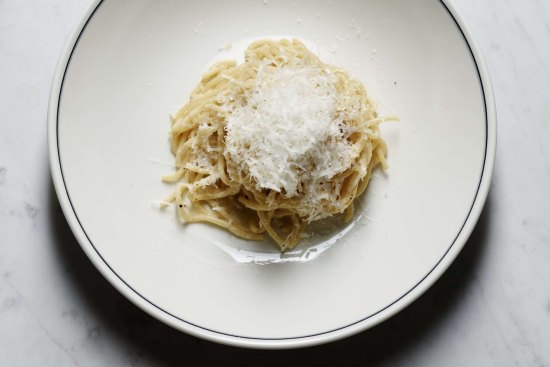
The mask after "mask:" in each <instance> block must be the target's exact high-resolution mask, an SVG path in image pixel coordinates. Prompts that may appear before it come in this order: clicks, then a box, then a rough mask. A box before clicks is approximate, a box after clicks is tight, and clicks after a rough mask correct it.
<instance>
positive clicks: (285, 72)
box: [225, 66, 357, 219]
mask: <svg viewBox="0 0 550 367" xmlns="http://www.w3.org/2000/svg"><path fill="white" fill-rule="evenodd" d="M337 81H338V77H337V76H336V75H335V74H334V73H333V72H332V71H331V70H329V69H323V68H321V67H317V66H284V67H279V68H269V67H260V69H259V71H258V76H257V78H256V83H255V85H254V87H253V88H252V90H251V91H250V93H249V94H248V95H247V96H246V98H245V102H243V104H242V105H236V106H233V107H232V108H231V110H232V111H231V112H232V113H231V114H230V116H229V118H228V120H227V124H226V132H227V134H226V141H225V144H226V148H225V155H226V158H227V159H229V160H231V161H232V162H233V163H234V164H236V166H237V167H239V169H240V170H241V172H248V174H249V175H250V176H252V177H253V179H254V180H255V187H256V189H257V190H262V189H271V190H275V191H277V192H280V193H282V194H284V196H285V197H289V198H292V197H296V196H300V200H301V201H303V202H304V203H305V204H306V206H308V207H310V208H314V207H318V206H319V202H320V201H321V200H322V199H327V198H328V197H327V194H328V193H326V192H323V191H324V189H323V187H324V186H326V185H323V183H326V181H327V180H328V179H330V178H332V177H334V176H335V175H336V174H338V173H340V172H343V171H345V170H346V169H348V168H349V167H350V166H351V164H352V163H353V162H354V160H355V159H356V157H357V152H356V151H355V150H354V148H353V146H352V145H351V143H350V142H349V141H348V140H347V138H348V137H349V135H350V134H351V131H350V127H349V126H347V125H346V124H344V122H343V115H344V114H343V113H341V112H339V111H338V110H337V107H336V106H337V104H338V101H339V99H341V97H340V96H339V93H338V91H337V89H336V87H335V85H336V83H337ZM343 209H345V208H342V210H343ZM310 214H313V213H310ZM310 219H311V218H310Z"/></svg>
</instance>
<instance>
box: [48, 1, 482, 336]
mask: <svg viewBox="0 0 550 367" xmlns="http://www.w3.org/2000/svg"><path fill="white" fill-rule="evenodd" d="M439 2H440V4H441V5H442V6H443V7H444V8H445V10H446V11H447V13H448V14H449V16H450V17H451V18H452V19H453V21H454V23H455V25H456V26H457V28H458V29H459V30H460V33H461V35H462V38H463V39H464V42H465V43H466V45H467V46H468V50H469V51H470V55H471V56H472V60H473V61H474V64H475V66H476V71H477V75H478V78H479V84H480V87H481V92H482V95H483V101H484V110H485V151H484V156H483V165H482V168H481V174H480V178H479V184H478V187H477V189H476V193H475V195H474V199H473V201H472V205H471V206H470V209H469V210H468V214H467V215H466V218H465V220H464V223H463V224H462V226H461V227H460V229H459V231H458V233H457V235H456V236H455V238H454V240H453V241H452V243H451V245H450V246H449V248H448V249H447V250H446V251H445V252H444V254H443V255H442V256H441V258H440V259H439V260H438V261H437V263H436V264H435V265H434V266H433V267H432V268H431V269H430V271H429V272H428V273H427V274H426V275H425V276H424V277H422V279H420V280H419V281H418V282H417V283H416V284H415V285H414V286H413V287H411V288H410V289H409V290H408V291H406V292H405V293H404V294H403V295H401V296H400V297H399V298H397V299H396V300H395V301H393V302H391V303H390V304H388V305H387V306H385V307H384V308H382V309H380V310H378V311H376V312H375V313H372V314H370V315H368V316H366V317H364V318H362V319H360V320H358V321H355V322H353V323H350V324H347V325H345V326H341V327H339V328H335V329H332V330H328V331H324V332H321V333H315V334H310V335H304V336H295V337H286V338H261V337H249V336H242V335H234V334H229V333H225V332H220V331H216V330H213V329H210V328H207V327H203V326H200V325H197V324H194V323H192V322H189V321H187V320H184V319H182V318H180V317H178V316H176V315H174V314H172V313H170V312H168V311H166V310H165V309H163V308H162V307H160V306H158V305H156V304H155V303H154V302H152V301H150V300H149V299H148V298H146V297H145V296H143V295H142V294H141V293H139V292H138V291H137V290H135V289H134V288H133V287H132V286H131V285H130V284H128V283H127V282H126V281H125V280H124V279H123V278H122V277H121V276H119V275H118V273H117V272H116V271H115V270H114V269H113V268H112V267H111V265H110V264H109V263H108V262H107V261H106V260H105V259H104V258H103V256H102V255H101V253H100V252H99V251H98V250H97V248H96V247H95V245H94V244H93V242H92V240H91V239H90V237H89V236H88V233H87V232H86V230H85V229H84V226H83V225H82V223H81V222H80V219H79V217H78V215H77V213H76V210H75V208H74V206H73V203H72V200H71V197H70V195H69V190H68V188H67V183H66V181H65V176H64V175H63V165H62V163H61V154H60V147H59V109H60V106H61V96H62V92H63V85H64V82H65V76H66V74H67V70H68V69H69V65H70V62H71V59H72V56H73V53H74V51H75V49H76V46H77V45H78V42H79V41H80V38H81V36H82V34H83V33H84V31H85V29H86V27H87V26H88V23H89V22H90V20H91V19H92V18H93V16H94V14H95V13H96V11H97V10H98V9H99V7H100V6H101V4H103V0H100V1H99V3H98V4H97V5H96V7H95V8H94V10H93V11H92V12H91V14H90V15H89V17H88V19H87V20H86V22H85V23H84V26H83V27H82V29H81V30H80V32H79V34H78V37H77V38H76V41H75V42H74V45H73V46H72V49H71V53H70V55H69V58H68V59H67V62H66V64H65V70H64V71H63V77H62V79H61V85H60V88H59V94H58V97H57V98H58V100H57V113H56V121H55V124H56V136H55V138H56V145H57V158H58V162H59V169H60V173H61V178H62V181H63V187H64V188H65V193H66V195H67V199H68V201H69V204H70V206H71V210H72V213H73V214H74V217H75V219H76V221H77V222H78V225H79V226H80V229H81V230H82V232H83V233H84V235H85V236H86V239H87V240H88V242H89V243H90V245H91V246H92V248H93V249H94V251H95V253H96V254H97V255H98V256H99V258H100V259H101V260H102V261H103V263H104V264H105V265H106V266H107V267H108V268H109V270H110V271H111V272H112V273H113V274H114V275H115V276H116V277H117V278H118V279H119V280H120V281H121V282H122V283H124V285H125V286H126V287H128V288H129V289H130V290H132V292H134V293H135V294H136V295H137V296H139V297H140V298H141V299H143V300H144V301H146V302H147V303H149V304H150V305H151V306H153V307H155V308H156V309H158V310H160V311H162V312H163V313H165V314H166V315H168V316H170V317H172V318H174V319H176V320H178V321H180V322H183V323H185V324H188V325H190V326H193V327H195V328H198V329H202V330H205V331H208V332H210V333H214V334H218V335H223V336H229V337H232V338H238V339H244V340H262V341H284V340H297V339H307V338H311V337H316V336H320V335H325V334H331V333H334V332H336V331H340V330H343V329H346V328H349V327H351V326H354V325H357V324H359V323H362V322H364V321H366V320H368V319H370V318H372V317H374V316H376V315H378V314H380V313H382V312H384V311H385V310H387V309H388V308H390V307H392V306H393V305H394V304H396V303H398V302H399V301H400V300H401V299H403V298H405V297H406V296H407V295H408V294H410V293H411V292H412V291H413V290H414V289H416V288H417V287H418V286H419V285H420V284H422V283H423V282H424V280H425V279H426V278H427V277H428V276H430V274H432V272H433V271H434V270H435V269H436V268H437V267H438V266H439V264H440V263H441V262H442V261H443V259H445V257H446V256H447V254H448V253H449V252H450V250H451V249H452V248H453V246H454V245H455V243H456V240H457V239H458V237H459V236H460V235H461V234H462V231H463V229H464V226H465V225H466V223H467V222H468V219H469V218H470V215H471V213H472V210H473V208H474V206H475V203H476V202H477V200H478V195H479V190H480V188H481V183H482V181H483V178H484V176H485V167H486V165H487V148H488V138H489V121H488V112H487V98H486V95H485V87H484V85H483V79H482V77H481V72H480V69H479V65H478V61H477V59H476V57H475V54H474V52H473V50H472V47H471V45H470V43H469V42H468V38H467V37H466V35H465V33H464V30H463V29H462V27H461V26H460V24H459V23H458V21H457V20H456V18H455V16H454V15H453V13H452V12H451V11H450V9H449V8H448V6H447V4H445V2H444V1H442V0H439ZM110 283H111V282H110ZM115 288H117V287H116V286H115ZM117 290H118V288H117ZM120 291H121V290H119V292H120ZM421 295H422V293H421V294H419V295H418V297H420V296H421ZM412 301H414V300H412ZM412 301H411V302H412ZM138 306H139V305H138ZM407 306H408V305H407ZM405 307H406V306H405ZM140 308H141V307H140Z"/></svg>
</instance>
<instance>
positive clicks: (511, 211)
mask: <svg viewBox="0 0 550 367" xmlns="http://www.w3.org/2000/svg"><path fill="white" fill-rule="evenodd" d="M90 2H91V0H78V1H77V0H56V1H49V2H45V1H39V0H25V1H0V112H1V116H2V117H1V119H0V365H1V366H105V365H109V366H170V365H177V364H182V363H183V362H184V361H186V360H187V359H188V358H190V357H196V358H200V359H201V360H203V361H212V362H220V363H228V362H234V363H235V364H239V365H255V364H257V363H258V362H262V363H264V364H267V365H279V364H281V363H284V364H290V365H302V364H310V363H312V364H318V363H320V362H325V363H326V362H335V363H336V362H339V361H342V359H346V358H351V357H354V358H355V361H358V362H359V361H361V362H363V364H364V363H366V362H370V363H373V364H376V365H392V366H393V365H398V366H400V365H402V366H441V365H445V366H464V365H475V366H492V365H498V366H514V365H518V366H550V348H549V347H550V287H549V286H548V281H549V280H550V266H549V264H550V226H549V222H548V221H549V218H550V190H549V189H548V187H549V186H550V144H547V141H546V139H549V138H550V117H549V116H550V102H549V101H550V87H549V86H550V2H548V1H546V0H527V1H520V0H507V1H502V0H455V1H454V3H455V5H456V7H457V8H458V10H459V11H460V13H461V14H462V15H463V16H464V17H465V19H466V22H467V23H468V24H469V25H470V27H471V29H472V31H473V33H474V35H475V37H476V38H477V40H478V43H479V45H480V47H481V49H482V51H483V53H484V55H485V58H486V61H487V63H488V67H489V70H490V73H491V77H492V79H493V84H494V90H495V95H496V102H497V112H498V148H497V161H496V165H495V171H494V178H493V184H492V188H491V192H490V195H489V199H488V202H487V204H486V206H485V209H484V211H483V214H482V216H481V219H480V221H479V223H478V225H477V227H476V229H475V231H474V233H473V235H472V237H471V238H470V240H469V241H468V243H467V245H466V247H465V248H464V250H463V252H462V253H461V254H460V256H459V257H458V259H457V260H456V261H455V263H454V264H453V265H452V266H451V267H450V269H449V270H448V271H447V273H445V275H444V276H443V277H442V278H441V279H440V280H439V281H438V282H437V283H436V285H435V286H434V287H433V288H431V289H430V290H429V291H428V292H427V293H426V294H425V295H423V296H422V297H421V298H420V299H419V300H417V301H416V302H415V303H413V304H412V305H411V306H410V307H408V308H407V309H405V310H404V311H403V312H401V313H400V314H398V315H397V316H396V317H394V318H392V319H390V320H389V321H387V322H385V323H383V324H381V325H379V326H377V327H375V328H374V329H371V330H368V331H366V332H364V333H362V334H360V335H357V336H354V337H351V338H348V339H345V340H342V341H339V342H336V343H332V344H329V345H324V346H319V347H313V348H307V349H299V350H290V351H276V352H273V351H258V350H244V349H237V348H231V347H227V346H222V345H217V344H213V343H210V342H206V341H202V340H199V339H196V338H193V337H191V336H188V335H185V334H182V333H180V332H177V331H175V330H172V329H171V328H169V327H167V326H165V325H163V324H161V323H160V322H158V321H156V320H154V319H153V318H151V317H149V316H148V315H146V314H145V313H143V312H142V311H140V310H139V309H137V308H136V307H135V306H133V305H132V304H130V303H129V302H128V301H127V300H126V299H125V298H123V297H122V296H121V295H120V294H119V293H118V292H117V291H116V290H114V289H113V288H112V287H111V286H110V285H109V284H108V283H107V282H106V281H105V280H104V279H103V278H102V276H101V275H100V274H99V273H98V272H97V271H96V270H95V268H94V267H93V265H92V264H91V263H90V262H89V260H88V259H87V257H86V256H85V255H84V253H83V252H82V250H81V249H80V247H79V246H78V244H77V242H76V240H75V238H74V236H73V235H72V233H71V231H70V229H69V227H68V225H67V223H66V221H65V219H64V217H63V215H62V213H61V211H60V208H59V204H58V202H57V198H56V196H55V193H54V190H53V186H52V183H51V178H50V173H49V167H48V155H47V142H46V111H47V104H48V94H49V88H50V83H51V80H52V77H53V73H54V69H55V65H56V61H57V58H58V55H59V54H60V52H61V50H62V48H63V45H64V42H65V40H66V39H67V37H68V35H69V34H70V32H71V30H72V29H73V27H74V26H75V24H76V23H77V21H78V20H79V18H80V17H81V15H82V14H83V12H84V11H85V9H86V8H87V7H88V6H89V4H90Z"/></svg>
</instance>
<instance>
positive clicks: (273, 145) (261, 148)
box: [163, 40, 387, 251]
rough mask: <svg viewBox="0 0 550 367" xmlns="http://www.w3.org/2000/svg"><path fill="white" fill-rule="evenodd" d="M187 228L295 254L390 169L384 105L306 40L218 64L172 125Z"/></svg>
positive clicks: (175, 179)
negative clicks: (210, 227) (197, 225)
mask: <svg viewBox="0 0 550 367" xmlns="http://www.w3.org/2000/svg"><path fill="white" fill-rule="evenodd" d="M171 120H172V126H171V131H170V135H171V150H172V152H173V154H174V156H175V161H176V163H175V166H176V172H175V173H174V174H171V175H169V176H165V177H163V180H164V181H166V182H171V183H176V184H177V187H176V189H175V191H174V192H173V194H172V195H170V197H168V198H167V200H166V201H167V202H168V203H172V202H175V203H176V204H177V211H178V214H179V217H180V218H181V219H182V221H183V222H186V223H193V222H207V223H211V224H214V225H217V226H220V227H222V228H225V229H227V230H228V231H230V232H232V233H233V234H235V235H237V236H239V237H241V238H244V239H248V240H262V239H264V238H266V237H268V238H271V239H272V240H273V241H274V242H275V243H277V245H278V246H279V247H280V249H281V251H285V250H288V249H292V248H294V247H295V246H296V245H297V244H298V243H299V242H300V240H301V239H302V238H303V237H304V230H305V228H306V226H307V225H308V224H309V223H311V222H312V221H316V220H320V219H323V218H327V217H331V216H334V215H342V217H343V220H344V221H349V220H350V219H351V218H352V216H353V212H354V206H353V202H354V200H355V199H356V198H357V197H359V196H360V195H361V194H362V193H363V192H364V191H365V189H366V187H367V185H368V183H369V180H370V177H371V174H372V172H373V170H374V169H375V168H376V167H377V166H378V165H381V166H383V167H384V169H385V168H386V160H385V157H386V154H387V147H386V144H385V143H384V141H383V140H382V138H381V136H380V130H379V124H380V123H381V122H383V121H384V119H383V118H380V117H378V115H377V112H376V104H375V103H374V102H373V101H372V100H371V99H370V98H369V97H368V96H367V93H366V90H365V88H364V86H363V84H362V83H361V82H359V81H358V80H356V79H353V78H351V77H350V76H349V75H348V74H347V73H346V72H345V71H343V70H341V69H338V68H336V67H334V66H331V65H328V64H325V63H323V62H322V61H321V60H320V59H319V58H318V57H317V56H316V55H315V54H313V53H312V52H311V51H309V50H308V49H307V48H306V47H305V46H304V45H303V44H302V43H301V42H300V41H298V40H280V41H271V40H262V41H257V42H254V43H252V44H251V45H250V46H249V47H248V49H247V50H246V51H245V60H244V62H243V63H240V64H237V62H235V61H222V62H218V63H216V64H214V65H213V66H212V67H211V68H210V69H209V70H208V71H207V72H206V73H205V74H204V75H203V76H202V79H201V81H200V83H199V84H198V85H197V86H196V88H195V89H194V90H193V92H192V93H191V97H190V99H189V101H188V102H187V103H186V104H185V105H184V106H183V107H181V109H180V110H179V111H178V112H177V113H176V114H175V115H174V116H173V117H172V119H171Z"/></svg>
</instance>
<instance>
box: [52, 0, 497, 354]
mask: <svg viewBox="0 0 550 367" xmlns="http://www.w3.org/2000/svg"><path fill="white" fill-rule="evenodd" d="M434 1H438V2H439V3H440V4H441V5H442V6H443V7H444V8H445V9H446V11H447V12H448V14H449V16H450V17H451V18H452V20H453V21H454V23H455V24H456V25H457V27H458V30H459V31H460V32H461V33H462V36H463V38H464V40H465V42H466V44H467V45H468V48H469V50H470V52H471V55H472V58H473V60H474V63H475V65H476V68H477V72H478V76H479V80H480V84H481V89H482V94H483V97H484V102H485V120H486V142H485V159H484V164H483V168H482V173H481V178H480V181H479V186H478V189H477V193H476V196H475V198H474V201H473V203H472V206H471V208H470V212H469V214H468V216H467V218H466V220H465V222H464V224H463V226H462V228H461V230H460V231H459V233H458V235H457V236H456V238H455V240H454V241H453V243H452V244H451V245H450V247H449V248H448V249H447V251H446V252H445V254H444V255H443V256H442V257H441V259H440V260H439V261H438V262H437V263H436V264H435V265H434V266H433V268H432V269H431V270H430V271H429V272H428V274H426V275H425V276H424V277H423V278H422V279H421V280H420V281H419V282H418V283H417V284H416V285H415V286H413V287H412V288H411V289H410V290H408V291H407V292H406V293H405V294H403V295H402V296H401V297H400V298H398V299H397V300H395V301H394V302H392V303H391V304H389V305H387V306H386V307H385V308H384V309H382V310H379V311H378V312H377V313H375V314H372V315H369V316H366V317H365V318H363V319H361V320H359V321H356V322H355V323H353V324H350V325H345V326H342V327H340V328H338V329H335V330H330V331H326V332H322V333H317V334H315V335H308V336H299V337H291V338H277V339H271V338H270V339H267V338H253V337H244V336H238V335H231V334H227V333H223V332H218V331H215V330H210V329H207V328H204V327H201V326H199V325H195V324H193V323H191V322H189V321H185V320H182V319H180V318H178V317H177V316H175V315H173V314H170V313H169V312H168V311H166V310H163V309H162V308H161V307H160V306H157V305H155V304H154V303H153V302H151V301H149V300H148V299H147V298H146V297H144V296H143V295H141V294H139V293H138V292H137V291H136V290H134V289H133V288H132V287H131V286H130V285H129V284H128V283H126V282H125V281H124V279H122V278H121V277H120V276H119V275H118V274H117V273H116V272H115V270H114V269H113V268H112V267H111V266H110V265H109V264H108V263H107V262H106V261H105V260H104V259H103V258H102V256H101V255H100V253H99V252H98V251H97V250H96V249H95V247H94V245H93V243H92V242H91V241H90V239H89V238H88V236H87V235H86V232H85V231H84V228H83V226H82V225H81V223H80V222H79V219H78V216H77V214H76V210H75V208H74V207H73V205H72V203H71V200H70V197H69V194H68V191H67V189H66V186H65V181H64V177H63V172H62V167H61V162H60V154H59V146H58V124H57V122H58V113H59V110H58V109H59V101H60V97H61V92H62V88H63V82H64V78H65V74H66V70H67V68H68V66H69V63H70V61H71V57H72V55H73V52H74V50H75V48H76V46H77V44H78V41H79V39H80V37H81V35H82V33H83V32H84V30H85V28H86V26H87V25H88V23H89V21H90V20H91V19H92V17H93V16H94V14H95V13H96V11H97V9H99V7H100V6H101V4H102V3H104V0H94V2H93V3H92V4H91V5H90V7H89V8H88V10H87V11H86V12H85V13H84V15H83V16H82V18H81V20H80V21H79V22H78V23H77V25H76V27H75V29H74V30H73V32H72V34H71V35H70V37H69V38H68V40H67V42H66V44H65V47H64V49H63V51H62V53H61V55H60V57H59V60H58V63H57V67H56V71H55V74H54V78H53V82H52V86H51V91H50V97H49V105H48V151H49V161H50V171H51V176H52V180H53V183H54V187H55V191H56V194H57V197H58V200H59V203H60V205H61V208H62V210H63V213H64V215H65V218H66V220H67V223H68V224H69V227H70V228H71V230H72V232H73V234H74V236H75V237H76V239H77V241H78V243H79V244H80V246H81V247H82V249H83V250H84V252H85V253H86V255H87V256H88V258H89V259H90V261H91V262H92V263H93V265H94V266H95V267H96V268H97V269H98V270H99V272H100V273H101V274H102V275H103V277H104V278H105V279H107V281H108V282H109V283H110V284H111V285H112V286H113V287H114V288H116V289H117V290H118V291H119V292H120V293H121V294H122V295H123V296H124V297H126V298H127V299H128V300H130V301H131V302H132V303H133V304H135V305H136V306H138V307H139V308H140V309H142V310H143V311H145V312H147V313H148V314H149V315H151V316H153V317H155V318H156V319H158V320H160V321H162V322H164V323H165V324H167V325H169V326H171V327H173V328H175V329H177V330H180V331H183V332H186V333H188V334H190V335H193V336H196V337H199V338H203V339H206V340H209V341H212V342H217V343H222V344H226V345H231V346H237V347H248V348H262V349H285V348H299V347H306V346H313V345H318V344H324V343H328V342H332V341H335V340H339V339H342V338H345V337H349V336H352V335H355V334H357V333H359V332H362V331H364V330H366V329H369V328H371V327H373V326H375V325H377V324H379V323H381V322H382V321H384V320H386V319H388V318H390V317H391V316H393V315H395V314H397V313H398V312H400V311H401V310H402V309H404V308H405V307H407V306H408V305H410V304H411V303H412V302H413V301H415V300H416V299H417V298H418V297H420V296H421V295H422V294H423V293H424V292H425V291H426V290H427V289H429V288H430V287H431V286H432V285H433V284H434V283H435V282H436V281H437V280H438V279H439V278H440V276H441V275H442V274H443V273H444V272H445V271H446V269H447V268H448V267H449V266H450V264H451V263H452V262H453V261H454V259H455V258H456V257H457V255H458V254H459V253H460V251H461V249H462V248H463V247H464V245H465V244H466V242H467V240H468V238H469V236H470V234H471V233H472V231H473V229H474V227H475V225H476V223H477V221H478V219H479V216H480V215H481V212H482V209H483V207H484V204H485V201H486V199H487V196H488V192H489V188H490V183H491V178H492V174H493V167H494V161H495V155H496V108H495V100H494V94H493V87H492V83H491V80H490V76H489V71H488V69H487V65H486V63H485V60H484V58H483V55H482V52H481V50H480V48H479V47H478V45H477V43H476V41H475V40H474V38H473V36H472V33H471V31H470V29H469V27H468V26H467V25H466V23H465V21H464V19H463V17H462V16H460V14H459V13H458V12H457V10H456V8H455V7H454V6H453V5H452V3H451V1H450V0H434Z"/></svg>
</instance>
